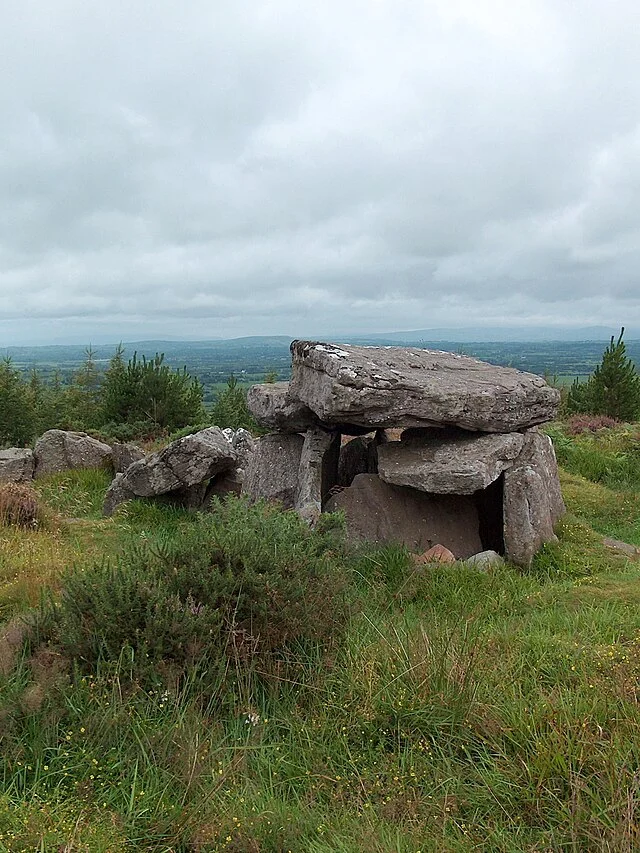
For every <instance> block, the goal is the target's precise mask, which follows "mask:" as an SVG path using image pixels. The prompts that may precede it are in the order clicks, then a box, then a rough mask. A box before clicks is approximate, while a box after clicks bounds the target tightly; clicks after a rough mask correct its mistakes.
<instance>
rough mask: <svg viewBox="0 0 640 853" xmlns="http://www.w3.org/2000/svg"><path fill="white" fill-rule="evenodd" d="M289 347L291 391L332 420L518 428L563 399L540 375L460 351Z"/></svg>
mask: <svg viewBox="0 0 640 853" xmlns="http://www.w3.org/2000/svg"><path fill="white" fill-rule="evenodd" d="M291 353H292V379H291V383H290V386H289V391H288V394H289V397H290V398H291V399H294V400H297V401H299V402H300V403H303V404H304V405H306V406H308V407H309V408H310V409H311V410H312V411H313V412H314V413H315V414H316V415H317V417H318V418H319V419H320V420H321V421H322V422H323V423H325V424H329V425H331V424H335V425H338V424H343V423H349V424H355V425H357V426H360V427H368V428H370V429H371V428H374V427H382V428H385V427H415V426H430V425H438V424H444V425H455V426H459V427H462V428H463V429H468V430H477V431H484V432H514V431H516V430H520V429H523V428H526V427H529V426H532V425H534V424H538V423H543V422H544V421H548V420H552V419H553V417H554V416H555V414H556V412H557V409H558V405H559V402H560V392H559V391H557V390H556V389H555V388H551V387H550V386H549V385H547V383H546V382H545V381H544V379H542V378H541V377H540V376H535V375H534V374H531V373H522V372H521V371H518V370H515V369H513V368H508V367H496V366H495V365H491V364H487V363H486V362H482V361H478V360H476V359H473V358H469V357H468V356H463V355H457V354H455V353H446V352H439V351H435V350H423V349H416V348H405V347H363V346H351V345H348V344H344V345H340V346H337V345H335V344H330V343H319V342H313V341H294V342H293V343H292V344H291Z"/></svg>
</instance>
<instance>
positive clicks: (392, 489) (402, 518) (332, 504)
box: [325, 474, 482, 559]
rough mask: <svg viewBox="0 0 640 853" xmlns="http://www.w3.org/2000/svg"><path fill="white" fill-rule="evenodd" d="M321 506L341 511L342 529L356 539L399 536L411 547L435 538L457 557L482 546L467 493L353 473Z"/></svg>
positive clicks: (415, 548)
mask: <svg viewBox="0 0 640 853" xmlns="http://www.w3.org/2000/svg"><path fill="white" fill-rule="evenodd" d="M325 509H326V511H327V512H334V511H336V510H343V511H344V513H345V515H346V519H347V532H348V535H349V537H350V538H351V539H353V540H356V541H362V540H366V541H369V542H400V543H402V544H404V545H406V546H407V547H408V548H409V549H410V550H411V551H426V550H427V549H429V548H431V547H432V546H433V545H435V544H436V543H441V544H443V545H445V546H446V547H447V548H448V549H449V550H450V551H452V552H453V554H455V556H456V557H457V558H458V559H465V558H466V557H470V556H471V555H472V554H476V553H477V552H478V551H481V550H482V542H481V541H480V533H479V519H478V511H477V508H476V504H475V502H474V500H473V498H471V497H470V496H468V495H429V494H427V493H425V492H419V491H417V490H416V489H409V488H405V487H403V486H393V485H390V484H389V483H384V482H383V481H382V480H381V479H380V478H379V477H377V476H376V475H375V474H358V475H357V476H356V478H355V479H354V481H353V483H352V484H351V486H350V487H349V488H347V489H343V490H342V491H341V492H338V493H337V494H335V495H332V496H331V497H330V498H329V500H328V501H327V503H326V506H325Z"/></svg>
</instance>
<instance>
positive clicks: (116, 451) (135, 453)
mask: <svg viewBox="0 0 640 853" xmlns="http://www.w3.org/2000/svg"><path fill="white" fill-rule="evenodd" d="M145 456H146V454H145V452H144V450H142V448H140V447H138V446H137V445H136V444H124V443H121V442H119V441H116V442H114V443H113V444H112V445H111V458H112V461H113V470H114V472H115V473H116V474H122V473H123V472H124V471H126V470H127V468H128V467H129V465H133V463H134V462H139V461H140V460H141V459H144V458H145Z"/></svg>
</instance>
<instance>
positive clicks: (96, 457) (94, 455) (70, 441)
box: [33, 429, 112, 479]
mask: <svg viewBox="0 0 640 853" xmlns="http://www.w3.org/2000/svg"><path fill="white" fill-rule="evenodd" d="M33 455H34V457H35V472H34V476H35V477H36V479H38V478H40V477H45V476H46V475H47V474H59V473H60V472H62V471H69V470H74V469H78V468H106V467H111V464H112V453H111V448H110V447H109V445H108V444H105V443H104V442H102V441H98V440H97V439H95V438H91V436H89V435H87V434H86V433H85V432H74V431H70V430H62V429H50V430H48V431H47V432H45V433H44V435H42V436H40V438H39V439H38V441H37V442H36V446H35V448H34V451H33Z"/></svg>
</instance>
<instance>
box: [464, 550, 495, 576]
mask: <svg viewBox="0 0 640 853" xmlns="http://www.w3.org/2000/svg"><path fill="white" fill-rule="evenodd" d="M465 563H466V564H467V565H468V566H471V567H472V568H474V569H477V570H478V571H479V572H487V571H489V569H492V568H495V567H497V566H503V565H504V558H503V557H501V556H500V554H498V552H497V551H480V553H479V554H473V555H472V556H471V557H467V559H466V560H465Z"/></svg>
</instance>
